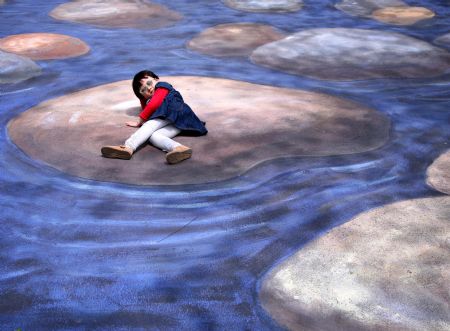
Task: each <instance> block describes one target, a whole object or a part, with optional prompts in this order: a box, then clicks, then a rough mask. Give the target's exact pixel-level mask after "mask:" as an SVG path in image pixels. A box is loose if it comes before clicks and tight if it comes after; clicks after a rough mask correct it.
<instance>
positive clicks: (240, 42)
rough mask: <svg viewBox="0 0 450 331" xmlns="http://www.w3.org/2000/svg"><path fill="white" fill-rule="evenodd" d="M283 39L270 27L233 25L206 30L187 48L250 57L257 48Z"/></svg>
mask: <svg viewBox="0 0 450 331" xmlns="http://www.w3.org/2000/svg"><path fill="white" fill-rule="evenodd" d="M283 37H284V35H283V34H282V33H281V32H279V31H278V30H277V29H275V28H273V27H271V26H268V25H264V24H255V23H231V24H221V25H217V26H215V27H212V28H209V29H206V30H205V31H203V32H202V33H200V34H199V35H198V36H196V37H194V38H193V39H192V40H190V41H189V42H188V43H187V46H188V48H190V49H192V50H194V51H197V52H200V53H203V54H208V55H213V56H249V55H250V54H251V52H252V51H253V50H254V49H255V48H257V47H259V46H261V45H264V44H266V43H269V42H272V41H275V40H279V39H281V38H283Z"/></svg>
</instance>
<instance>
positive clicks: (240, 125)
mask: <svg viewBox="0 0 450 331" xmlns="http://www.w3.org/2000/svg"><path fill="white" fill-rule="evenodd" d="M163 80H165V81H168V82H170V83H171V84H172V85H173V86H174V87H175V88H176V89H178V90H179V91H180V92H181V93H182V95H183V96H184V98H185V100H186V102H187V103H188V104H189V105H190V106H191V107H192V109H193V110H194V111H195V112H196V114H197V115H198V116H199V118H200V119H201V120H203V121H206V123H207V124H206V126H207V128H208V130H209V133H208V134H207V135H206V136H202V137H187V136H185V137H183V136H179V137H177V138H176V140H177V141H179V142H180V143H182V144H185V145H187V146H190V147H192V149H193V152H194V153H193V157H192V158H191V159H189V160H187V161H185V162H182V163H180V164H178V165H175V166H169V165H167V164H166V163H165V158H164V153H163V152H161V151H160V150H158V149H156V148H154V147H153V146H150V145H147V146H144V148H142V149H140V150H139V151H138V152H137V153H135V154H134V155H133V157H132V159H131V160H129V161H125V160H117V159H106V158H102V157H101V154H100V148H101V147H102V146H104V145H118V144H123V142H124V141H125V139H126V138H128V137H129V136H130V135H131V134H132V133H133V132H134V131H135V130H136V129H135V128H130V127H127V126H125V124H124V123H125V122H126V121H129V120H131V119H133V118H136V116H137V115H138V114H139V112H140V107H139V106H138V101H137V99H136V97H135V96H134V94H133V92H132V90H131V82H130V81H120V82H116V83H111V84H107V85H102V86H98V87H94V88H90V89H87V90H84V91H79V92H76V93H73V94H70V95H66V96H62V97H60V98H56V99H52V100H49V101H46V102H43V103H41V104H39V105H38V106H36V107H33V108H31V109H29V110H28V111H26V112H25V113H23V114H21V115H20V116H18V117H16V118H15V119H13V120H12V121H11V122H10V123H9V125H8V133H9V135H10V137H11V139H12V141H13V142H14V143H15V144H17V146H18V147H19V148H20V149H22V150H23V151H24V152H25V153H26V154H28V155H29V156H30V157H31V158H34V159H38V160H41V161H43V162H46V163H47V164H49V165H51V166H53V167H55V168H57V169H59V170H61V171H63V172H67V173H69V174H72V175H75V176H80V177H84V178H91V179H95V180H101V181H111V182H122V183H130V184H138V185H153V184H154V185H161V184H162V185H164V184H193V183H206V182H214V181H220V180H225V179H229V178H232V177H234V176H238V175H240V174H242V173H243V172H245V171H246V170H248V169H250V168H251V167H252V166H254V165H256V164H259V163H261V162H262V161H267V160H270V159H274V158H278V157H288V156H301V155H307V156H322V155H341V154H351V153H360V152H364V151H368V150H372V149H375V148H378V147H380V146H382V145H383V144H384V143H385V142H386V141H387V139H388V137H389V130H390V121H389V119H387V118H386V117H385V116H384V115H383V114H381V113H379V112H377V111H374V110H372V109H370V108H367V107H365V106H362V105H360V104H358V103H355V102H352V101H349V100H345V99H341V98H337V97H333V96H329V95H326V94H322V93H315V92H308V91H302V90H297V89H288V88H279V87H272V86H265V85H256V84H251V83H246V82H241V81H233V80H227V79H218V78H207V77H195V76H182V77H166V78H164V79H163ZM55 142H57V143H55Z"/></svg>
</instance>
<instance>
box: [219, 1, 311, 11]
mask: <svg viewBox="0 0 450 331" xmlns="http://www.w3.org/2000/svg"><path fill="white" fill-rule="evenodd" d="M223 2H224V3H225V5H227V6H229V7H231V8H234V9H238V10H242V11H247V12H256V13H285V12H294V11H298V10H300V9H301V8H302V6H303V1H302V0H224V1H223Z"/></svg>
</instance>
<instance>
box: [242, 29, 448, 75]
mask: <svg viewBox="0 0 450 331" xmlns="http://www.w3.org/2000/svg"><path fill="white" fill-rule="evenodd" d="M251 59H252V61H253V62H255V63H257V64H260V65H263V66H266V67H270V68H273V69H278V70H282V71H285V72H288V73H292V74H297V75H301V76H308V77H312V78H318V79H325V80H358V79H374V78H417V77H431V76H436V75H440V74H443V73H445V72H447V71H448V70H450V53H449V52H447V51H446V50H443V49H440V48H438V47H435V46H433V45H431V44H429V43H427V42H425V41H422V40H418V39H415V38H413V37H409V36H406V35H403V34H400V33H395V32H387V31H377V30H363V29H346V28H332V29H327V28H323V29H311V30H305V31H301V32H298V33H295V34H293V35H290V36H288V37H286V38H284V39H281V40H278V41H275V42H272V43H269V44H266V45H263V46H261V47H259V48H257V49H256V50H255V51H254V52H253V53H252V55H251Z"/></svg>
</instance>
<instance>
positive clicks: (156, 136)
mask: <svg viewBox="0 0 450 331" xmlns="http://www.w3.org/2000/svg"><path fill="white" fill-rule="evenodd" d="M179 133H180V129H177V128H176V127H175V126H174V125H172V124H170V122H169V121H166V120H163V119H161V118H156V119H153V120H149V121H147V122H145V123H144V124H142V126H141V127H140V128H139V129H138V130H137V131H136V132H135V133H133V134H132V135H131V136H130V138H128V139H127V141H125V146H127V147H129V148H131V149H132V150H133V151H135V150H136V149H137V148H138V147H139V146H140V145H142V144H143V143H145V142H147V141H149V142H150V143H151V144H152V145H153V146H155V147H158V148H159V149H162V150H163V151H166V152H169V151H171V150H173V149H174V148H175V147H177V146H181V144H180V143H177V142H176V141H175V140H172V139H171V138H173V137H175V136H176V135H177V134H179Z"/></svg>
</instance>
